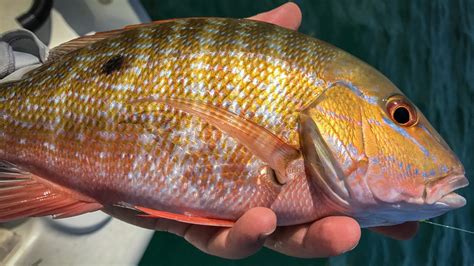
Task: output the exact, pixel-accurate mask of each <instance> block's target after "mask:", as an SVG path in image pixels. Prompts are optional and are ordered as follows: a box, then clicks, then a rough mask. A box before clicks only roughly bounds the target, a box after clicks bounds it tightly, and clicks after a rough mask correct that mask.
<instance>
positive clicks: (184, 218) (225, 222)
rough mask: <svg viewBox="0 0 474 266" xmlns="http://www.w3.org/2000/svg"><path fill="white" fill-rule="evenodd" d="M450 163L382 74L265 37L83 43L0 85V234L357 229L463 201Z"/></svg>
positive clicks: (191, 25)
mask: <svg viewBox="0 0 474 266" xmlns="http://www.w3.org/2000/svg"><path fill="white" fill-rule="evenodd" d="M468 183H469V182H468V179H467V178H466V177H465V171H464V168H463V165H462V163H461V162H460V160H459V159H458V158H457V157H456V155H455V154H454V152H453V151H452V150H451V149H450V147H449V146H448V144H447V143H446V142H445V141H444V140H443V139H442V137H441V136H440V135H439V134H438V133H437V132H436V130H435V129H434V128H433V127H432V126H431V125H430V123H429V122H428V120H427V119H426V117H425V116H424V115H423V114H422V113H421V112H420V110H419V109H418V108H417V107H416V106H415V105H414V104H413V103H412V102H410V100H409V99H408V98H407V97H406V96H405V95H404V94H403V93H402V92H401V91H400V90H399V89H398V88H397V87H396V86H395V85H394V84H393V83H392V82H391V81H390V80H388V79H387V78H386V77H385V76H383V75H382V74H381V73H380V72H378V71H377V70H375V69H374V68H372V67H371V66H369V65H368V64H366V63H364V62H362V61H361V60H359V59H357V58H356V57H354V56H352V55H350V54H349V53H347V52H344V51H342V50H341V49H339V48H337V47H335V46H333V45H331V44H328V43H326V42H324V41H321V40H318V39H315V38H312V37H310V36H307V35H304V34H302V33H299V32H297V31H293V30H289V29H285V28H281V27H279V26H276V25H273V24H268V23H265V22H258V21H252V20H247V19H230V18H187V19H175V20H170V21H162V22H155V23H148V24H140V25H132V26H128V27H125V28H124V29H119V30H113V31H108V32H102V33H97V34H95V35H90V36H83V37H79V38H78V39H75V40H72V41H69V42H67V43H64V44H62V45H60V46H58V47H56V48H54V49H52V50H51V52H50V54H49V58H48V62H46V63H45V64H44V65H43V66H40V67H39V68H37V69H35V70H33V71H31V72H29V73H27V74H26V75H25V76H24V77H23V78H22V79H20V80H18V81H14V82H7V83H4V84H1V85H0V222H7V221H11V220H15V219H20V218H25V217H38V216H49V215H52V216H53V217H54V218H58V219H59V218H66V217H71V216H76V215H80V214H83V213H87V212H92V211H99V210H104V209H106V208H110V207H112V208H125V209H128V210H130V209H131V210H132V213H133V214H132V215H134V216H136V217H139V218H140V219H150V218H164V219H171V220H175V221H179V222H184V223H190V224H201V225H209V226H222V227H228V226H232V225H233V223H234V222H235V221H236V220H237V219H238V218H239V217H240V216H241V215H242V214H243V213H244V212H245V211H247V210H249V209H251V208H253V207H258V206H260V207H267V208H270V209H272V210H273V211H274V212H275V214H276V216H277V224H278V225H279V226H286V225H295V224H303V223H307V222H311V221H315V220H317V219H320V218H322V217H326V216H331V215H345V216H350V217H353V218H354V219H356V220H357V221H358V222H359V223H360V225H361V227H372V226H381V225H393V224H400V223H403V222H406V221H418V220H422V219H428V218H432V217H436V216H439V215H442V214H444V213H446V212H448V211H450V210H454V209H457V208H460V207H462V206H464V205H465V204H466V200H465V199H464V198H463V197H462V196H460V195H459V194H457V193H455V192H454V191H455V190H457V189H459V188H462V187H465V186H467V185H468Z"/></svg>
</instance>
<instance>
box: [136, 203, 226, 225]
mask: <svg viewBox="0 0 474 266" xmlns="http://www.w3.org/2000/svg"><path fill="white" fill-rule="evenodd" d="M134 208H135V209H137V210H139V211H141V212H144V213H145V215H142V217H149V218H163V219H168V220H175V221H178V222H182V223H188V224H198V225H208V226H220V227H232V226H233V225H234V222H233V221H229V220H222V219H213V218H206V217H198V216H189V215H184V214H177V213H171V212H165V211H158V210H154V209H149V208H145V207H140V206H134Z"/></svg>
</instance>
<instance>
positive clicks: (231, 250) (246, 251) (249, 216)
mask: <svg viewBox="0 0 474 266" xmlns="http://www.w3.org/2000/svg"><path fill="white" fill-rule="evenodd" d="M275 228H276V216H275V213H274V212H273V211H271V210H270V209H267V208H261V207H258V208H253V209H251V210H249V211H247V212H246V213H245V214H244V215H243V216H242V217H241V218H240V219H239V220H238V221H237V222H236V223H235V225H234V226H233V227H232V228H225V229H221V228H215V227H205V226H191V227H189V229H188V230H187V231H186V232H185V234H184V238H185V239H186V240H187V241H188V242H190V243H191V244H193V245H194V246H196V247H197V248H199V249H200V250H202V251H204V252H206V253H209V254H212V255H216V256H219V257H223V258H228V259H239V258H244V257H247V256H250V255H252V254H254V253H255V252H257V251H258V250H259V249H260V248H261V247H262V245H263V243H264V241H265V239H266V237H267V236H268V235H270V234H271V233H272V232H273V231H275Z"/></svg>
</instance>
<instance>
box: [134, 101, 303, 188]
mask: <svg viewBox="0 0 474 266" xmlns="http://www.w3.org/2000/svg"><path fill="white" fill-rule="evenodd" d="M146 102H161V103H165V104H168V105H170V106H172V107H174V108H176V109H179V110H182V111H184V112H186V113H189V114H192V115H195V116H198V117H199V118H201V119H203V120H204V121H206V122H207V123H209V124H211V125H213V126H215V127H216V128H218V129H220V130H221V131H223V132H225V133H226V134H228V135H229V136H231V137H233V138H235V139H236V140H238V141H239V142H240V143H241V144H242V145H244V146H245V147H246V148H247V149H248V150H250V151H251V152H252V153H253V154H254V155H255V156H257V157H258V158H259V159H261V160H262V161H264V162H265V163H267V164H268V165H269V166H270V167H271V168H272V169H273V170H274V171H275V172H276V173H277V175H276V176H277V179H278V182H279V183H281V184H285V183H286V182H287V181H288V180H287V179H288V175H287V173H286V171H287V166H288V164H289V163H290V162H292V161H294V160H295V159H297V158H299V157H300V153H299V151H298V149H296V148H294V147H293V146H291V145H289V144H287V143H285V142H284V141H282V140H281V139H280V138H279V137H278V136H276V135H274V134H273V133H271V132H270V131H268V130H266V129H265V128H263V127H261V126H260V125H257V124H255V123H254V122H252V121H249V120H247V119H245V118H243V117H241V116H238V115H237V114H235V113H232V112H230V111H227V110H225V109H222V108H219V107H215V106H213V105H209V104H203V103H196V102H192V101H189V100H185V99H169V98H168V99H157V98H145V99H139V100H135V101H133V102H132V104H137V103H146Z"/></svg>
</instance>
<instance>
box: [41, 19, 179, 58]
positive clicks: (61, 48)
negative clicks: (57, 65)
mask: <svg viewBox="0 0 474 266" xmlns="http://www.w3.org/2000/svg"><path fill="white" fill-rule="evenodd" d="M173 20H175V19H168V20H158V21H153V22H149V23H141V24H133V25H128V26H125V27H124V28H122V29H117V30H110V31H102V32H97V33H95V34H92V35H85V36H81V37H77V38H76V39H72V40H70V41H68V42H65V43H63V44H60V45H58V46H56V47H54V48H53V49H51V50H50V51H49V55H48V60H47V62H52V61H55V60H57V59H58V58H61V57H63V56H64V55H66V54H68V53H70V52H73V51H75V50H78V49H81V48H83V47H86V46H88V45H90V44H92V43H95V42H98V41H101V40H104V39H107V38H113V37H115V36H118V35H120V34H121V33H122V32H125V31H129V30H132V29H136V28H141V27H147V26H153V25H159V24H162V23H166V22H171V21H173Z"/></svg>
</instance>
